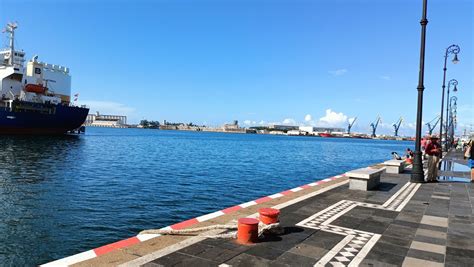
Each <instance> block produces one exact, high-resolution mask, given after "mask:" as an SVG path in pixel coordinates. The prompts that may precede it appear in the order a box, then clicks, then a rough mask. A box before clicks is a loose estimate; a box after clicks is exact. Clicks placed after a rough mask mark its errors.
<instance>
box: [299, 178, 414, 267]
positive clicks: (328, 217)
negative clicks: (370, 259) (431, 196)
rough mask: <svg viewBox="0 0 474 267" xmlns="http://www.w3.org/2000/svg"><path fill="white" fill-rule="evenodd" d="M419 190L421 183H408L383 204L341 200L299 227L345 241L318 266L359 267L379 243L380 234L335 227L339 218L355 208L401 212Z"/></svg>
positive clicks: (318, 263)
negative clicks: (339, 237)
mask: <svg viewBox="0 0 474 267" xmlns="http://www.w3.org/2000/svg"><path fill="white" fill-rule="evenodd" d="M419 187H420V184H414V183H407V184H405V185H404V186H403V187H402V188H401V189H400V190H398V191H397V192H396V193H395V194H394V195H393V196H392V197H391V198H390V199H388V200H387V201H386V202H385V203H384V204H382V205H379V204H372V203H364V202H358V201H351V200H341V201H339V202H337V203H336V204H333V205H332V206H330V207H328V208H326V209H324V210H322V211H320V212H318V213H316V214H314V215H313V216H311V217H309V218H307V219H305V220H303V221H301V222H300V223H298V224H296V225H298V226H302V227H307V228H312V229H318V230H322V231H325V232H330V233H334V234H338V235H343V236H345V238H344V239H343V240H341V241H340V242H339V243H338V244H337V245H336V246H335V247H334V248H332V249H331V250H330V251H329V252H328V253H327V254H326V255H325V256H324V257H323V258H321V260H319V261H318V262H317V263H316V264H315V266H357V265H359V263H360V262H362V260H363V259H364V258H365V256H366V255H367V254H368V252H369V251H370V250H371V249H372V247H373V246H374V245H375V243H377V241H378V240H379V238H380V237H381V235H380V234H376V233H371V232H366V231H360V230H355V229H351V228H346V227H340V226H335V225H332V224H331V223H332V222H333V221H335V220H336V219H337V218H339V217H341V216H342V215H344V214H346V213H347V212H349V211H350V210H352V209H353V208H355V207H366V208H374V209H383V210H391V211H401V210H402V209H403V207H405V205H406V204H407V203H408V201H409V200H410V199H411V197H412V196H413V195H414V194H415V192H416V191H417V190H418V188H419Z"/></svg>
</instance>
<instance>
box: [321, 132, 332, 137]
mask: <svg viewBox="0 0 474 267" xmlns="http://www.w3.org/2000/svg"><path fill="white" fill-rule="evenodd" d="M319 136H321V137H333V135H332V134H330V133H319Z"/></svg>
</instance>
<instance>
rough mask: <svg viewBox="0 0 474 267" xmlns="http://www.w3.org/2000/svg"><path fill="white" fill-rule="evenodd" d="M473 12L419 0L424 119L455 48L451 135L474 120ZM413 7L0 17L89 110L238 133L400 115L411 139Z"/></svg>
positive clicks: (56, 7) (39, 5)
mask: <svg viewBox="0 0 474 267" xmlns="http://www.w3.org/2000/svg"><path fill="white" fill-rule="evenodd" d="M473 7H474V4H473V1H470V0H449V1H448V0H444V1H443V0H429V1H428V21H429V23H428V25H427V39H426V65H425V84H424V85H425V88H426V89H425V91H424V105H423V121H424V122H428V121H431V120H432V119H433V118H434V117H436V116H437V115H438V114H439V113H440V110H441V107H440V106H441V85H442V78H443V63H444V53H445V49H446V48H447V47H448V46H450V45H451V44H457V45H459V46H460V48H461V52H460V53H459V56H458V57H459V59H460V63H459V64H456V65H454V64H452V63H451V61H450V60H449V61H448V66H447V69H448V70H447V81H449V80H450V79H453V78H455V79H457V80H458V81H459V85H458V92H457V93H456V95H457V97H458V103H457V104H458V125H459V127H458V130H459V131H462V130H463V129H464V128H466V127H467V128H468V129H469V128H471V127H472V126H471V125H473V124H474V106H473V104H474V93H473V84H474V80H473V79H474V78H473V77H474V76H473V59H474V56H473V51H472V48H473V24H474V22H473ZM421 11H422V1H421V0H416V1H415V0H384V1H381V0H312V1H309V0H305V1H302V0H288V1H282V0H274V1H270V0H252V1H251V0H240V1H237V0H162V1H159V0H158V1H151V0H148V1H147V0H135V1H132V0H130V1H125V0H118V1H111V0H96V1H92V0H70V1H66V0H34V1H33V0H28V1H26V0H14V1H13V0H0V24H1V25H5V24H6V23H7V22H10V21H16V22H18V25H19V28H18V30H17V32H16V40H17V41H16V47H17V48H21V49H23V50H25V51H26V52H27V57H32V56H33V55H35V54H37V55H39V60H41V61H44V62H48V63H52V64H59V65H64V66H68V67H70V69H71V76H72V92H73V94H75V93H79V104H86V105H88V106H90V107H91V112H95V111H99V112H101V113H103V114H106V113H109V114H110V113H114V114H120V115H127V116H128V117H129V122H134V123H138V122H139V121H140V120H141V119H148V120H159V121H163V120H167V121H172V122H186V123H187V122H193V123H196V124H206V125H211V126H216V125H220V124H223V123H226V122H231V121H232V120H239V122H240V124H241V125H242V126H247V127H249V126H256V125H264V124H268V123H282V124H283V123H286V124H296V125H315V126H342V127H346V124H347V121H348V120H350V119H351V118H354V117H357V118H358V119H357V121H356V123H355V125H354V127H353V130H354V131H359V132H369V129H370V127H369V124H370V123H371V122H373V121H374V120H375V119H376V117H377V116H378V115H380V116H381V118H382V123H381V125H380V126H379V130H378V133H381V134H383V133H385V134H389V133H392V132H393V127H392V124H393V123H395V122H396V121H397V120H398V119H399V118H400V117H403V119H404V121H403V123H402V126H401V129H400V133H401V134H402V135H414V127H415V120H416V103H417V90H416V88H417V85H418V70H419V57H420V54H419V53H420V32H421V27H420V23H419V22H420V19H421ZM6 43H7V39H6V37H5V36H2V44H3V45H5V44H6ZM450 59H452V57H451V56H450ZM451 89H452V88H451ZM451 95H453V94H451Z"/></svg>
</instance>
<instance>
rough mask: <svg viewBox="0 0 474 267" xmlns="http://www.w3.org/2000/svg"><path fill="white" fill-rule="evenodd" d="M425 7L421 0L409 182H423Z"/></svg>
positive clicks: (425, 1)
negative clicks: (418, 58) (412, 146)
mask: <svg viewBox="0 0 474 267" xmlns="http://www.w3.org/2000/svg"><path fill="white" fill-rule="evenodd" d="M426 8H427V0H423V14H422V18H421V21H420V24H421V46H420V70H419V74H418V87H417V90H418V106H417V107H418V108H417V114H416V139H415V151H414V152H413V154H414V156H413V169H412V173H411V179H410V180H411V182H413V183H423V182H424V181H425V177H424V173H423V162H422V159H421V127H422V117H423V90H425V86H424V84H423V82H424V76H425V42H426V24H428V20H427V19H426Z"/></svg>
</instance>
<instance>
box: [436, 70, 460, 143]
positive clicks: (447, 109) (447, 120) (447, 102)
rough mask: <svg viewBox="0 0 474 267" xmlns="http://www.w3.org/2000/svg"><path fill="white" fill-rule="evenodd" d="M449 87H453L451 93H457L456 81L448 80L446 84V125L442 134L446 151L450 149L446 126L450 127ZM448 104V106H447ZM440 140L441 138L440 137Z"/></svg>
mask: <svg viewBox="0 0 474 267" xmlns="http://www.w3.org/2000/svg"><path fill="white" fill-rule="evenodd" d="M451 85H453V86H454V89H453V92H457V91H458V88H457V86H458V80H456V79H451V80H449V82H448V96H447V98H446V124H445V130H446V132H445V134H444V140H446V151H447V150H448V149H449V148H450V145H449V144H450V143H449V142H448V126H449V125H450V124H449V117H450V116H451V113H449V112H448V111H449V109H450V108H451V102H450V101H451V99H450V98H449V92H450V90H449V89H450V87H451ZM448 104H449V105H448ZM440 138H441V137H440Z"/></svg>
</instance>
